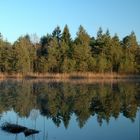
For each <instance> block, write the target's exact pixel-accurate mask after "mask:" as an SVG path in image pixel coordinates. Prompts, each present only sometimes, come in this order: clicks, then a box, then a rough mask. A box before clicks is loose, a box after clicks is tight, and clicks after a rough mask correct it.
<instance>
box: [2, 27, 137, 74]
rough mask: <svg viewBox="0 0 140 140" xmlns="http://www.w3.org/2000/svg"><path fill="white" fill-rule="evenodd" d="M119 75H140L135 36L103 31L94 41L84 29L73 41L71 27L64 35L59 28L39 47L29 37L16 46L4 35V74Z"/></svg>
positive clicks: (25, 37)
mask: <svg viewBox="0 0 140 140" xmlns="http://www.w3.org/2000/svg"><path fill="white" fill-rule="evenodd" d="M89 71H90V72H101V73H104V72H108V73H112V72H116V73H127V74H129V73H133V74H135V73H140V46H139V44H138V42H137V38H136V35H135V33H134V32H132V33H131V34H130V35H127V36H126V37H124V38H123V39H122V41H121V40H120V39H119V37H118V36H117V35H116V34H115V35H114V36H113V37H112V36H111V35H110V32H109V30H107V31H106V32H105V33H104V32H103V30H102V28H101V27H100V28H99V30H98V31H97V37H96V38H95V37H90V36H89V35H88V33H87V32H86V30H85V29H84V27H83V26H80V27H79V29H78V32H77V36H76V38H75V39H74V40H73V39H72V38H71V34H70V31H69V28H68V26H67V25H66V26H65V27H64V29H63V31H62V32H61V29H60V27H59V26H57V27H56V28H55V29H54V31H53V32H52V34H47V35H45V36H43V37H41V39H40V42H39V43H34V42H32V41H31V39H30V36H29V35H25V36H23V37H20V38H19V39H18V40H17V41H15V43H14V44H13V45H11V44H10V43H9V42H7V41H5V40H4V39H3V36H2V35H1V34H0V72H3V73H16V72H19V73H23V74H26V73H28V72H39V73H46V72H51V73H53V72H55V73H69V72H89Z"/></svg>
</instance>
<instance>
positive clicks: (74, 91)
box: [0, 80, 140, 140]
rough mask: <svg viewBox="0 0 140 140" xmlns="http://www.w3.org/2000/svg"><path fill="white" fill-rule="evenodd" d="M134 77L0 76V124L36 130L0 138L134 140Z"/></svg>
mask: <svg viewBox="0 0 140 140" xmlns="http://www.w3.org/2000/svg"><path fill="white" fill-rule="evenodd" d="M139 106H140V83H139V82H130V81H129V82H115V83H113V82H108V83H104V82H99V83H80V82H78V83H76V82H72V83H71V82H47V81H29V80H27V81H26V80H23V81H16V80H14V81H9V80H8V81H1V82H0V125H2V124H3V123H4V122H10V123H17V124H20V125H22V126H26V127H28V128H32V129H37V130H40V132H39V133H38V134H35V135H31V136H29V137H25V136H24V134H23V133H19V134H11V133H8V132H4V131H2V130H0V140H28V139H29V140H30V139H31V140H32V139H33V140H139V139H140V113H139Z"/></svg>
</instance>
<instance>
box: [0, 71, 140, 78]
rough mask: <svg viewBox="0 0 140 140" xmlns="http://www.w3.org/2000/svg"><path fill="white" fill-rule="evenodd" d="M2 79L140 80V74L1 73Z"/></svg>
mask: <svg viewBox="0 0 140 140" xmlns="http://www.w3.org/2000/svg"><path fill="white" fill-rule="evenodd" d="M0 79H1V80H2V79H53V80H109V79H110V80H115V79H116V80H119V79H120V80H121V79H122V80H135V79H136V80H140V74H116V73H90V72H85V73H81V72H77V73H44V74H42V73H28V74H20V73H17V74H7V73H6V74H5V73H0Z"/></svg>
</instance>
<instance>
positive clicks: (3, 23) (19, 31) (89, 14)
mask: <svg viewBox="0 0 140 140" xmlns="http://www.w3.org/2000/svg"><path fill="white" fill-rule="evenodd" d="M139 14H140V0H0V32H1V33H2V35H3V36H4V38H5V39H6V38H7V39H8V40H9V41H11V42H13V41H15V40H16V39H17V38H18V37H19V36H21V35H25V34H26V33H28V34H33V33H36V34H37V35H38V36H39V37H40V36H43V35H46V33H51V32H52V31H53V29H54V28H55V27H56V26H57V25H59V26H60V27H61V29H63V27H64V25H65V24H68V26H69V29H70V31H71V34H72V37H75V34H76V32H77V30H78V27H79V25H80V24H81V25H83V26H84V27H85V29H86V30H87V32H88V33H89V34H90V35H91V36H96V32H97V30H98V28H99V27H102V28H103V30H104V31H105V30H106V29H107V28H108V29H109V30H110V32H111V35H114V34H115V33H117V34H118V35H119V37H120V38H122V37H124V36H126V35H128V34H129V33H131V31H132V30H133V31H134V32H135V33H136V35H137V38H138V41H140V27H139V26H140V18H139V17H140V16H139Z"/></svg>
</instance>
